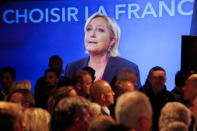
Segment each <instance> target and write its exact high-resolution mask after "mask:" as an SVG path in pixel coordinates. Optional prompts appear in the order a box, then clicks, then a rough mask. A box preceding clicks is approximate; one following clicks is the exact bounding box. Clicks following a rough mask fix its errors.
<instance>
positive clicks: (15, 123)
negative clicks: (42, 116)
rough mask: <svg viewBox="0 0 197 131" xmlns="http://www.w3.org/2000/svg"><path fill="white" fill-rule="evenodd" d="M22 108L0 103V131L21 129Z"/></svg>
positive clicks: (17, 105)
mask: <svg viewBox="0 0 197 131" xmlns="http://www.w3.org/2000/svg"><path fill="white" fill-rule="evenodd" d="M22 117H23V112H22V107H21V106H20V105H19V104H15V103H11V102H0V130H1V131H16V130H17V128H22V127H21V122H22V119H23V118H22Z"/></svg>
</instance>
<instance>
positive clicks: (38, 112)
mask: <svg viewBox="0 0 197 131" xmlns="http://www.w3.org/2000/svg"><path fill="white" fill-rule="evenodd" d="M24 121H25V124H26V126H25V129H24V131H49V123H50V121H51V115H50V114H49V112H48V111H47V110H44V109H42V108H28V109H26V110H25V112H24Z"/></svg>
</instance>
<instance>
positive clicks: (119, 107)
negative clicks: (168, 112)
mask: <svg viewBox="0 0 197 131" xmlns="http://www.w3.org/2000/svg"><path fill="white" fill-rule="evenodd" d="M115 116H116V120H117V122H118V123H119V124H122V125H124V126H125V127H127V128H133V127H134V126H135V125H136V124H137V123H138V120H139V119H140V118H142V117H147V118H152V107H151V104H150V101H149V98H148V97H147V96H146V95H145V94H143V93H141V92H139V91H133V92H127V93H125V94H123V95H121V96H120V97H119V98H118V101H117V104H116V107H115Z"/></svg>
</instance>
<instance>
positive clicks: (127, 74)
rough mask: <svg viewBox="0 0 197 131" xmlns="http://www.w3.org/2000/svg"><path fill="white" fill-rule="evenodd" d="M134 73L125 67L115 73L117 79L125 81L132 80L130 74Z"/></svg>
mask: <svg viewBox="0 0 197 131" xmlns="http://www.w3.org/2000/svg"><path fill="white" fill-rule="evenodd" d="M133 75H135V73H134V72H132V71H131V70H129V69H125V70H123V71H121V72H119V73H118V75H117V80H127V81H132V76H133Z"/></svg>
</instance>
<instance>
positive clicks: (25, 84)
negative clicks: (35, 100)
mask: <svg viewBox="0 0 197 131" xmlns="http://www.w3.org/2000/svg"><path fill="white" fill-rule="evenodd" d="M18 89H27V90H29V91H31V82H30V81H29V80H25V81H17V82H14V83H13V84H12V88H11V89H10V90H9V92H13V91H14V90H18Z"/></svg>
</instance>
